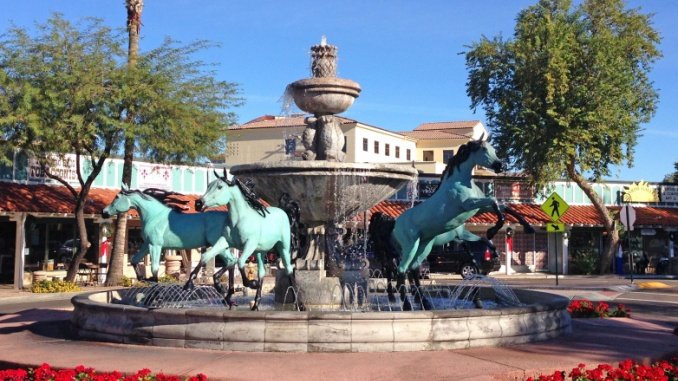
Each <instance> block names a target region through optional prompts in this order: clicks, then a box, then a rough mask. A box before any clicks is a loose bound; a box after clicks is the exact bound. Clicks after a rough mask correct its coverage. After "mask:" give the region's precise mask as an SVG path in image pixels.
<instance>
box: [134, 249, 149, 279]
mask: <svg viewBox="0 0 678 381" xmlns="http://www.w3.org/2000/svg"><path fill="white" fill-rule="evenodd" d="M146 254H148V244H146V243H144V244H143V245H141V247H140V248H139V251H137V252H136V253H135V254H134V255H133V256H132V259H131V260H130V264H131V265H132V267H133V268H134V273H135V274H136V275H137V280H144V277H145V276H146V274H142V273H141V268H139V263H141V260H142V259H143V258H144V257H145V256H146Z"/></svg>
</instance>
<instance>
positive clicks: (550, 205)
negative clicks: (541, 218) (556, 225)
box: [541, 192, 570, 222]
mask: <svg viewBox="0 0 678 381" xmlns="http://www.w3.org/2000/svg"><path fill="white" fill-rule="evenodd" d="M569 207H570V206H569V205H567V203H566V202H565V200H563V198H562V197H560V195H558V193H556V192H553V193H551V195H550V196H549V198H547V199H546V201H544V203H543V204H541V210H543V211H544V213H546V215H547V216H548V217H549V218H550V219H551V221H553V222H558V220H560V217H562V216H563V214H565V212H567V209H568V208H569Z"/></svg>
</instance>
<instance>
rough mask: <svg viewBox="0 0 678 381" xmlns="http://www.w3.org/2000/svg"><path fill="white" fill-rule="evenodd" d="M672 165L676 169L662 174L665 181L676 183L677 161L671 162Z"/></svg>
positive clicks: (677, 180) (677, 182) (677, 176)
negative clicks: (664, 174)
mask: <svg viewBox="0 0 678 381" xmlns="http://www.w3.org/2000/svg"><path fill="white" fill-rule="evenodd" d="M673 167H674V168H675V169H676V171H675V172H673V173H669V174H668V175H666V176H664V182H665V183H672V184H678V162H675V163H673Z"/></svg>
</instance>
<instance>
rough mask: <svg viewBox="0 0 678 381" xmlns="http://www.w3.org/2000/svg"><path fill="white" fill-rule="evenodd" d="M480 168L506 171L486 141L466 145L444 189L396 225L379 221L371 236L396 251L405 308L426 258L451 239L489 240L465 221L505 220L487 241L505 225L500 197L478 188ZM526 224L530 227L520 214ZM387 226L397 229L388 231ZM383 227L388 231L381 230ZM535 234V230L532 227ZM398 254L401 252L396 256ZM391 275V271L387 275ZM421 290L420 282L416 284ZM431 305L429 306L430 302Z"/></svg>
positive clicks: (446, 174)
mask: <svg viewBox="0 0 678 381" xmlns="http://www.w3.org/2000/svg"><path fill="white" fill-rule="evenodd" d="M476 165H481V166H483V167H487V168H490V169H492V170H494V171H495V172H501V170H502V165H501V161H499V159H498V158H497V156H496V153H495V151H494V148H493V147H492V146H490V145H489V144H488V143H487V142H485V141H483V137H481V138H480V139H479V140H474V141H470V142H468V143H466V144H464V145H462V146H461V147H460V148H459V150H458V152H457V154H456V155H455V156H453V157H452V158H451V159H450V161H449V162H448V163H447V167H446V168H445V171H444V172H443V175H442V179H441V182H440V185H439V186H438V189H437V190H436V191H435V192H434V193H433V195H432V196H431V197H430V198H428V199H427V200H425V201H424V202H422V203H420V204H418V205H416V206H415V207H413V208H411V209H408V210H406V211H405V212H403V213H402V214H401V215H400V216H399V217H398V218H397V219H396V220H395V222H389V221H388V219H387V218H384V217H383V216H381V217H380V216H373V217H372V221H371V223H372V222H374V223H376V224H377V226H374V227H373V226H372V224H371V225H370V231H371V232H374V233H376V234H377V237H374V238H373V239H379V236H381V237H384V236H387V241H386V242H382V243H381V244H380V245H377V247H378V248H381V249H382V250H386V252H387V253H388V252H391V256H392V257H394V258H396V260H395V261H396V262H397V278H398V281H397V288H398V289H399V290H400V293H401V299H402V300H403V302H404V303H405V304H404V306H403V307H404V308H405V309H410V308H411V306H410V305H409V301H407V300H406V298H405V295H404V293H405V290H404V283H405V276H406V274H408V273H411V272H414V276H415V282H416V281H417V280H418V269H419V266H420V265H421V263H422V262H423V261H424V260H425V259H426V257H427V256H428V254H429V253H430V252H431V248H432V247H433V246H434V245H441V244H444V243H447V242H450V241H451V240H455V239H456V240H465V241H477V240H480V239H483V238H481V237H479V236H477V235H475V234H473V233H471V232H469V231H468V230H466V229H465V227H464V222H465V221H466V220H467V219H469V218H470V217H472V216H473V215H475V214H476V213H478V212H479V211H480V210H484V209H489V208H491V209H493V210H494V211H495V212H496V213H497V215H498V219H499V221H498V222H497V224H496V225H495V226H494V227H492V228H491V229H489V230H488V233H487V239H491V238H492V237H493V236H494V235H495V234H496V232H497V231H498V230H499V229H500V228H501V226H502V225H503V223H504V216H503V214H502V213H501V208H500V207H499V205H498V204H497V202H496V200H495V199H494V198H490V197H486V196H485V194H484V193H483V192H482V191H481V190H480V189H479V188H478V187H477V186H476V185H475V184H473V181H472V178H471V174H472V171H473V168H474V167H475V166H476ZM510 213H511V214H512V215H514V216H516V217H517V218H518V219H519V221H520V222H521V224H523V225H524V226H528V227H529V225H528V224H527V223H526V222H525V221H524V219H522V217H520V216H519V215H517V213H515V212H513V211H510ZM386 224H389V225H392V226H393V228H392V230H391V231H390V233H389V232H388V230H390V228H389V227H385V226H386ZM379 225H381V226H382V227H379ZM529 229H531V227H530V228H529ZM393 252H395V253H393ZM382 256H383V257H385V259H386V261H385V263H387V264H389V263H392V261H390V260H389V259H388V256H384V255H383V254H382ZM386 272H387V273H388V270H386ZM416 283H417V284H416V287H418V282H416ZM424 302H425V301H424Z"/></svg>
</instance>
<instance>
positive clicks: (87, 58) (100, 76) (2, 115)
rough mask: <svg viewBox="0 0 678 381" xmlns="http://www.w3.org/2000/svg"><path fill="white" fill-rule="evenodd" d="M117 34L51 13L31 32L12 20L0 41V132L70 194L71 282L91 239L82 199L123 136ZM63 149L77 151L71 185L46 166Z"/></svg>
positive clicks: (123, 84) (120, 53) (123, 78)
mask: <svg viewBox="0 0 678 381" xmlns="http://www.w3.org/2000/svg"><path fill="white" fill-rule="evenodd" d="M121 41H122V40H121V39H120V36H119V35H117V34H115V33H113V32H112V31H111V30H110V29H109V28H107V27H105V26H103V25H102V24H101V21H100V20H96V19H89V20H87V21H85V22H84V23H83V24H81V25H78V26H75V25H72V24H71V23H69V22H68V21H66V20H64V19H63V18H62V17H61V16H60V15H58V14H57V15H54V16H53V17H52V18H50V19H49V20H48V21H47V23H45V24H39V25H37V33H36V35H35V36H32V35H31V34H30V33H29V32H28V31H27V30H25V29H23V28H18V27H14V28H12V29H11V30H9V31H8V33H7V34H6V35H5V36H4V37H3V39H2V40H0V104H1V105H2V106H1V107H2V109H0V136H2V138H3V140H4V141H5V142H6V143H7V144H8V146H11V147H15V148H20V149H23V150H24V151H26V152H27V153H29V154H30V155H32V156H33V157H35V158H36V159H37V160H38V162H39V163H40V165H41V167H42V169H43V171H44V172H45V174H46V176H47V177H49V178H52V179H54V180H56V181H58V182H60V183H61V184H63V185H64V186H65V187H66V188H67V189H68V190H69V191H70V193H71V195H72V196H73V199H74V201H75V210H74V214H75V218H76V222H77V229H78V235H79V237H80V247H79V248H78V249H77V254H76V256H75V258H74V260H73V261H72V262H71V266H70V268H69V269H68V273H67V277H66V279H67V280H70V281H73V280H74V279H75V275H76V273H77V269H78V266H79V264H80V261H81V260H82V258H83V257H84V255H85V253H86V251H87V249H88V248H89V246H90V242H89V241H88V234H87V228H86V225H85V216H84V206H85V202H86V200H87V197H88V194H89V191H90V188H91V186H92V182H93V181H94V179H95V178H96V176H97V175H98V174H99V172H100V171H101V168H102V166H103V164H104V161H105V160H106V158H108V157H109V155H110V153H111V151H112V150H114V149H115V148H116V147H117V146H118V145H119V142H120V138H121V136H122V134H121V131H122V125H121V122H120V121H121V112H122V109H121V107H119V105H120V103H121V100H122V99H124V98H125V97H126V90H125V89H126V88H127V87H128V86H127V83H126V80H127V77H126V72H125V71H124V70H122V69H123V68H122V67H121V65H120V62H121V60H122V58H123V50H122V44H121ZM69 153H75V155H76V168H77V178H78V183H79V188H77V189H76V188H75V187H73V186H72V185H71V184H69V183H68V182H67V181H66V180H65V179H64V178H63V177H61V176H60V175H59V174H57V173H52V172H50V169H49V167H50V164H51V163H52V162H53V161H54V160H55V159H57V158H63V157H64V156H65V155H66V154H69ZM84 162H87V163H88V164H89V165H88V166H87V167H89V169H90V170H89V171H84V170H83V168H86V166H84V165H82V164H85V163H84Z"/></svg>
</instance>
